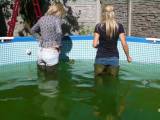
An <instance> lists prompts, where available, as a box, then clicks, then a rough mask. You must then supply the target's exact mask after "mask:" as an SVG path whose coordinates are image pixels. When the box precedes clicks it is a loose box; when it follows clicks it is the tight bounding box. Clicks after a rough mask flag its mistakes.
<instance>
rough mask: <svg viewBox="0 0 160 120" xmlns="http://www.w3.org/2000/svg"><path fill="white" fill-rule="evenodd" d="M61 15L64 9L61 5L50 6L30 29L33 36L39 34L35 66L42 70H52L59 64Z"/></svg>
mask: <svg viewBox="0 0 160 120" xmlns="http://www.w3.org/2000/svg"><path fill="white" fill-rule="evenodd" d="M63 14H64V7H63V5H62V4H61V3H57V4H54V5H51V6H50V7H49V9H48V11H47V12H46V14H45V15H44V16H42V17H41V18H40V19H39V20H38V21H37V23H36V24H35V25H34V26H33V27H32V29H31V32H32V34H33V35H34V34H36V33H38V34H40V37H39V38H38V39H39V43H40V49H39V52H38V61H37V64H38V66H40V67H41V68H43V69H49V68H51V69H52V67H54V66H55V65H56V64H58V62H59V54H60V51H59V49H60V46H61V39H62V29H61V24H62V20H61V17H62V15H63Z"/></svg>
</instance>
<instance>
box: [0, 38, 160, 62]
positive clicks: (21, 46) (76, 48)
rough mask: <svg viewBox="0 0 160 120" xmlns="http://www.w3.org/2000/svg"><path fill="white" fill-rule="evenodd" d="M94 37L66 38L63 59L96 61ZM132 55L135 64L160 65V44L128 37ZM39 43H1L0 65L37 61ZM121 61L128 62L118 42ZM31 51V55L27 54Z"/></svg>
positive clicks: (26, 40) (25, 40) (20, 40)
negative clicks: (93, 44) (93, 45)
mask: <svg viewBox="0 0 160 120" xmlns="http://www.w3.org/2000/svg"><path fill="white" fill-rule="evenodd" d="M92 40H93V36H65V37H64V39H63V42H62V52H61V53H62V54H61V59H66V58H69V59H91V60H94V58H95V55H96V49H95V48H93V47H92ZM127 42H128V45H129V49H130V55H131V56H132V58H133V61H135V62H142V63H160V42H159V41H157V42H154V41H149V40H146V38H140V37H127ZM38 49H39V47H38V42H37V40H36V39H35V38H33V37H15V38H14V39H13V40H11V41H9V42H2V41H1V42H0V65H5V64H12V63H21V62H28V61H36V57H37V56H36V55H37V50H38ZM118 49H119V54H120V60H126V57H125V54H124V52H123V49H122V45H121V43H120V41H118ZM29 51H31V55H28V54H27V52H29Z"/></svg>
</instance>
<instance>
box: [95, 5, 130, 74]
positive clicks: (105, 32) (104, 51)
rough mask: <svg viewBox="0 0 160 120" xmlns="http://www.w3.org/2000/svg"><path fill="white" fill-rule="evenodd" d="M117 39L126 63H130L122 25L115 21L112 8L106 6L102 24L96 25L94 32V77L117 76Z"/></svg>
mask: <svg viewBox="0 0 160 120" xmlns="http://www.w3.org/2000/svg"><path fill="white" fill-rule="evenodd" d="M118 38H120V40H121V43H122V46H123V50H124V52H125V54H126V57H127V61H128V62H131V57H130V55H129V49H128V45H127V43H126V37H125V31H124V28H123V25H122V24H120V23H118V22H117V21H116V19H115V13H114V8H113V6H112V5H107V6H105V7H104V8H103V11H102V22H101V23H98V24H97V25H96V27H95V31H94V40H93V47H94V48H97V54H96V58H95V75H100V74H103V73H105V74H108V75H111V76H113V77H117V76H118V71H119V52H118V48H117V41H118Z"/></svg>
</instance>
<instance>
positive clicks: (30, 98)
mask: <svg viewBox="0 0 160 120" xmlns="http://www.w3.org/2000/svg"><path fill="white" fill-rule="evenodd" d="M127 41H128V45H129V48H130V54H131V56H132V58H133V62H132V63H127V61H126V58H125V55H124V52H123V50H122V47H121V44H120V42H119V43H118V48H119V52H120V72H119V78H118V79H113V78H109V77H107V76H100V77H96V78H95V77H94V72H93V71H94V68H93V64H94V57H95V54H96V49H94V48H92V36H70V37H65V38H64V40H63V47H62V52H61V57H60V58H61V61H60V64H59V66H58V67H57V70H56V71H55V72H54V73H48V72H42V71H40V70H38V69H37V66H36V51H37V49H38V43H37V41H36V40H35V39H34V38H32V37H17V38H14V39H13V40H12V42H1V43H0V115H1V116H0V118H1V119H2V120H160V77H159V76H160V75H159V73H160V43H159V41H157V42H155V41H149V40H146V39H145V38H138V37H127ZM28 53H31V54H28ZM102 81H103V82H102Z"/></svg>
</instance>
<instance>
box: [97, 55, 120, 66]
mask: <svg viewBox="0 0 160 120" xmlns="http://www.w3.org/2000/svg"><path fill="white" fill-rule="evenodd" d="M95 64H102V65H111V66H115V67H116V66H117V67H118V66H119V58H118V57H109V58H96V59H95Z"/></svg>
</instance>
